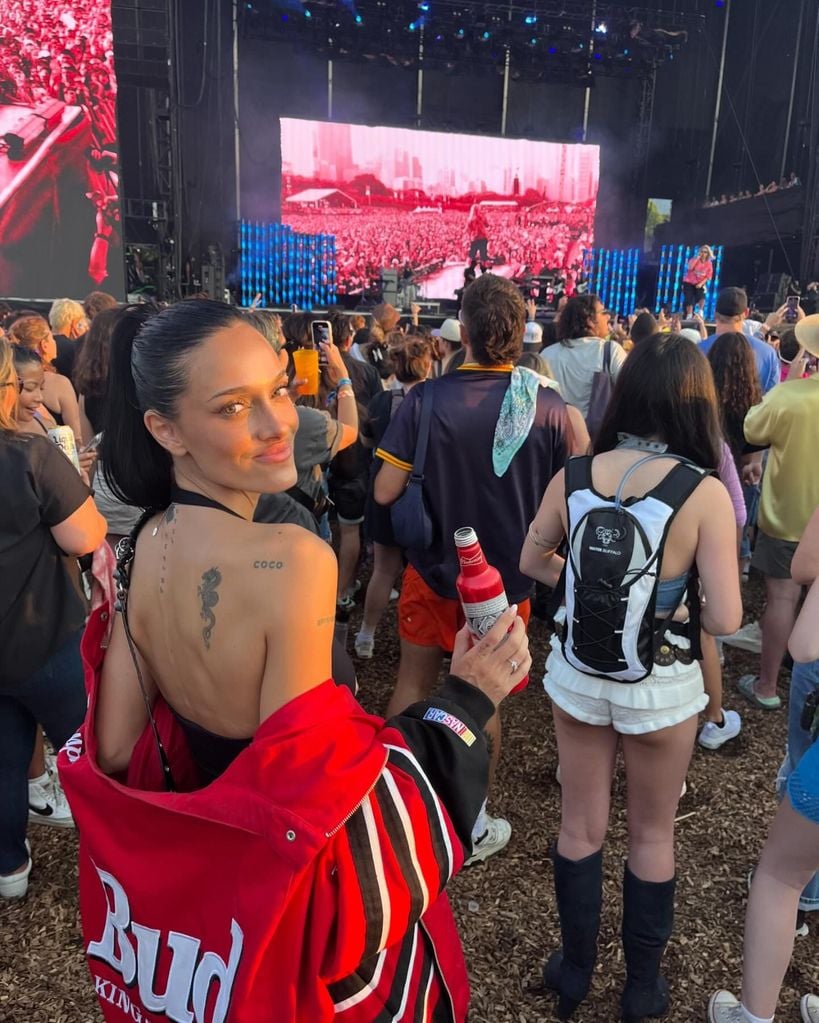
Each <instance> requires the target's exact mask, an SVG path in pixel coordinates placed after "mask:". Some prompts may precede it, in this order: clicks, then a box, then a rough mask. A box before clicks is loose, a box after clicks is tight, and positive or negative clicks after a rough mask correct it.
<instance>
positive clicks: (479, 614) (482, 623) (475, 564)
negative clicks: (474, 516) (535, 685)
mask: <svg viewBox="0 0 819 1023" xmlns="http://www.w3.org/2000/svg"><path fill="white" fill-rule="evenodd" d="M455 546H456V548H457V549H458V561H459V562H460V564H461V571H460V574H459V575H458V578H457V579H456V580H455V587H456V589H457V590H458V596H459V597H460V598H461V605H462V606H463V609H464V617H465V618H466V624H467V625H468V626H469V631H470V632H471V633H472V635H473V636H474V637H475V638H476V639H480V638H481V637H482V636H485V635H486V633H487V632H489V630H490V629H491V628H492V626H493V625H494V624H495V622H496V621H497V620H498V618H500V616H501V615H502V614H503V612H504V611H505V610H506V609H507V608H508V607H509V601H508V600H507V599H506V590H505V589H504V588H503V579H501V575H500V572H499V571H498V570H497V569H496V568H493V567H492V566H491V565H489V564H487V561H486V558H485V557H484V553H483V551H482V550H481V545H480V543H478V537H477V535H476V533H475V530H474V529H472V528H471V527H470V526H466V527H465V528H463V529H456V530H455ZM528 684H529V676H528V675H527V676H526V678H524V679H523V681H522V682H520V683H519V684H518V685H516V686H515V688H514V689H513V690H512V692H513V693H517V692H520V690H521V689H525V687H526V686H527V685H528Z"/></svg>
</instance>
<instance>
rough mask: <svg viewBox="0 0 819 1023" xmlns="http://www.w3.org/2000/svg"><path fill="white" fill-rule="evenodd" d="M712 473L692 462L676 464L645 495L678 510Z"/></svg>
mask: <svg viewBox="0 0 819 1023" xmlns="http://www.w3.org/2000/svg"><path fill="white" fill-rule="evenodd" d="M710 475H712V474H711V473H709V472H707V471H706V470H705V469H700V468H699V467H698V466H696V465H693V464H692V463H691V462H680V463H679V464H678V465H675V466H674V468H673V469H672V470H671V472H669V473H668V474H667V475H666V477H665V478H664V479H662V480H660V482H659V483H658V484H657V486H656V487H654V488H653V489H652V490H649V492H648V493H647V494H646V495H645V496H646V497H654V498H656V499H657V500H658V501H662V502H663V504H667V505H669V506H670V507H671V508H673V509H674V511H675V512H676V511H677V510H679V508H680V507H681V506H682V505H683V504H684V503H685V502H686V501H687V500H688V498H689V497H690V496H691V495H692V494H693V493H694V491H695V490H696V489H697V487H698V486H699V485H700V483H702V481H703V480H704V479H705V477H706V476H710Z"/></svg>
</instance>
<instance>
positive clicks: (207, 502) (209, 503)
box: [171, 483, 242, 519]
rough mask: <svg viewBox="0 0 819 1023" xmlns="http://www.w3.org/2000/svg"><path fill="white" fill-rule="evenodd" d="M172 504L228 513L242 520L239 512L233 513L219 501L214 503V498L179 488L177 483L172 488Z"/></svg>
mask: <svg viewBox="0 0 819 1023" xmlns="http://www.w3.org/2000/svg"><path fill="white" fill-rule="evenodd" d="M171 504H187V505H190V506H191V507H193V508H213V509H214V511H222V512H226V513H227V514H228V515H233V516H235V517H236V518H237V519H240V518H242V516H241V515H240V514H239V513H238V512H235V511H233V509H232V508H227V507H226V506H225V505H223V504H220V503H219V502H218V501H214V500H213V498H211V497H206V496H205V495H204V494H197V493H195V492H194V491H193V490H183V489H182V487H178V486H177V485H176V484H175V483H174V485H173V486H172V487H171Z"/></svg>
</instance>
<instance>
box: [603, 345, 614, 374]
mask: <svg viewBox="0 0 819 1023" xmlns="http://www.w3.org/2000/svg"><path fill="white" fill-rule="evenodd" d="M613 344H614V342H613V341H606V342H604V344H603V372H604V373H605V374H606V375H607V376H611V346H612V345H613Z"/></svg>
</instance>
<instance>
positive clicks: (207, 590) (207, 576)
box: [196, 568, 222, 650]
mask: <svg viewBox="0 0 819 1023" xmlns="http://www.w3.org/2000/svg"><path fill="white" fill-rule="evenodd" d="M221 582H222V573H221V572H220V571H219V569H218V568H209V569H208V570H207V571H206V572H203V573H202V582H201V583H200V584H199V586H198V587H197V590H196V592H197V594H198V595H199V617H200V618H201V619H202V621H203V622H204V623H205V627H204V628H203V629H202V639H203V640H204V641H205V649H206V650H210V637H211V635H212V634H213V629H214V627H215V625H216V615H215V614H214V611H213V609H214V608H215V607H216V605H217V604H218V603H219V594H218V593H217V592H216V591H217V589H218V587H219V584H220V583H221Z"/></svg>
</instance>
